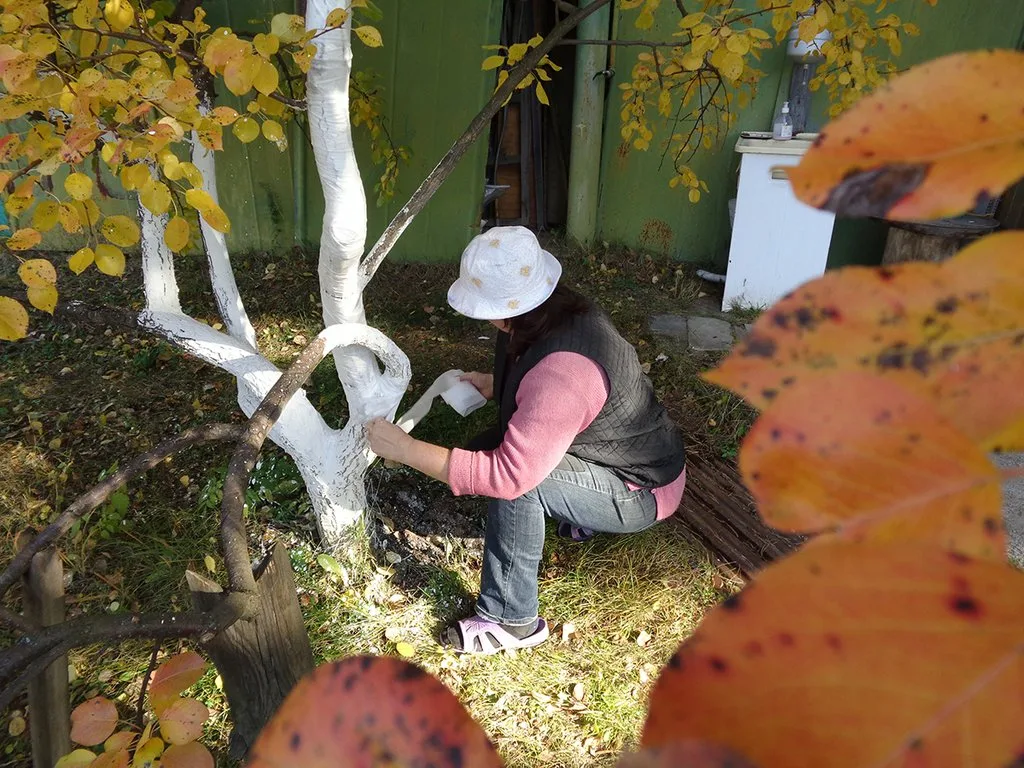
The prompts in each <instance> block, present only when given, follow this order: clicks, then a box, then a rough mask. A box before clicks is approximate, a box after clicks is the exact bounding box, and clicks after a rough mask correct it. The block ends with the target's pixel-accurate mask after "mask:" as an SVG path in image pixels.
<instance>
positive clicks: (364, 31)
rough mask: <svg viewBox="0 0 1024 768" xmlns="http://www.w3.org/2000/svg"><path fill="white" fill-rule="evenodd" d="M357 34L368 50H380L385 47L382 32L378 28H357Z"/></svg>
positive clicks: (365, 26) (364, 26)
mask: <svg viewBox="0 0 1024 768" xmlns="http://www.w3.org/2000/svg"><path fill="white" fill-rule="evenodd" d="M354 31H355V33H356V34H357V35H359V39H360V40H362V41H363V45H365V46H367V47H368V48H380V47H381V46H382V45H384V40H383V39H381V36H380V32H379V31H378V29H377V28H376V27H371V26H367V25H365V24H364V25H363V26H361V27H356V28H355V30H354Z"/></svg>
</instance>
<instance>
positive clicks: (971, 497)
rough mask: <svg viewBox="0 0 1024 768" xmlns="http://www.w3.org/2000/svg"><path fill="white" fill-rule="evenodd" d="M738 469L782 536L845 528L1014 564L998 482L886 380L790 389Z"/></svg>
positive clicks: (986, 464)
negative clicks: (1009, 554)
mask: <svg viewBox="0 0 1024 768" xmlns="http://www.w3.org/2000/svg"><path fill="white" fill-rule="evenodd" d="M740 469H741V471H742V473H743V480H744V482H745V483H746V485H747V487H748V488H749V489H750V492H751V493H752V494H753V496H754V498H755V499H756V500H757V507H758V510H759V511H760V513H761V516H762V517H763V518H764V519H765V521H766V522H767V523H768V524H769V525H771V526H773V527H775V528H778V529H780V530H784V531H792V532H800V533H814V532H821V531H828V530H832V529H834V528H839V529H841V530H842V531H843V533H844V534H845V535H848V536H855V537H867V538H870V539H873V540H878V539H882V540H888V539H910V538H914V539H917V540H918V541H927V542H930V543H932V544H934V545H936V546H938V547H942V548H946V549H950V550H955V551H958V552H962V553H964V554H969V555H972V556H975V557H984V558H989V559H996V560H1002V559H1005V556H1006V542H1005V537H1004V533H1003V524H1002V494H1001V493H1000V482H1001V475H1000V472H999V470H998V469H997V468H996V467H995V466H994V465H993V464H992V462H990V461H989V459H988V456H987V455H986V454H985V453H984V452H983V451H982V450H981V449H980V448H978V447H977V446H976V445H975V444H974V443H973V442H972V441H971V439H970V438H968V437H967V436H966V435H964V434H962V433H961V432H959V431H957V430H956V429H955V428H953V427H952V426H950V425H949V424H948V423H946V421H945V420H944V419H943V418H942V416H941V414H939V413H938V412H937V411H936V408H935V406H934V405H933V404H932V403H931V402H930V401H929V400H926V399H924V398H922V397H920V396H919V395H915V394H914V393H912V392H909V391H907V390H905V389H903V388H902V387H900V386H899V385H898V384H896V383H894V382H892V381H890V380H888V379H884V378H882V377H880V376H876V375H873V374H870V373H862V372H858V371H847V372H842V373H832V374H826V375H822V376H818V377H815V378H813V379H808V380H806V381H805V382H803V383H802V384H801V385H797V386H793V387H789V388H787V389H785V390H784V391H783V392H782V393H781V394H780V395H779V397H778V398H777V399H776V400H775V402H773V403H772V404H771V406H770V407H769V408H768V410H766V411H765V412H764V413H763V414H761V417H760V418H759V419H758V420H757V423H755V424H754V426H753V428H752V429H751V430H750V433H749V434H748V435H747V438H746V440H745V441H744V443H743V450H742V451H741V452H740Z"/></svg>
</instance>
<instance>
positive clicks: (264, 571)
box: [185, 544, 313, 759]
mask: <svg viewBox="0 0 1024 768" xmlns="http://www.w3.org/2000/svg"><path fill="white" fill-rule="evenodd" d="M253 575H254V576H255V577H256V587H257V592H258V599H259V609H258V613H257V615H256V616H255V618H253V619H250V620H245V619H243V620H241V621H238V622H236V623H235V624H233V625H231V626H230V627H228V628H227V629H226V630H224V631H223V632H220V633H219V634H217V635H216V636H215V637H214V638H213V639H212V640H210V641H209V642H207V643H206V644H205V646H204V647H205V650H206V652H207V653H208V654H209V655H210V657H211V659H212V660H213V663H214V666H216V667H217V671H218V672H219V673H220V676H221V680H223V682H224V693H225V694H226V695H227V698H228V704H229V706H230V707H231V718H232V720H233V722H234V726H235V727H234V731H233V732H232V734H231V743H230V747H229V751H230V754H231V757H232V758H235V759H242V758H244V757H245V755H246V754H247V753H248V751H249V749H250V747H252V745H253V742H254V741H255V740H256V737H257V736H258V735H259V732H260V730H261V729H262V728H263V726H264V725H265V724H266V722H267V720H269V719H270V716H271V715H273V714H274V712H275V711H276V710H277V708H278V706H280V704H281V702H282V701H284V698H285V696H287V695H288V693H289V691H291V689H292V688H293V687H294V686H295V684H296V683H297V682H298V681H299V679H300V678H302V677H303V676H304V675H305V674H307V673H308V672H310V671H312V669H313V651H312V649H311V648H310V645H309V636H308V634H307V633H306V627H305V625H304V623H303V621H302V609H301V607H300V606H299V598H298V595H297V594H296V591H295V579H294V577H293V575H292V568H291V562H290V560H289V558H288V551H287V550H286V549H285V548H284V547H283V546H281V545H279V544H275V545H274V547H273V549H272V550H271V552H270V554H269V555H267V557H265V558H264V559H263V561H262V562H261V563H260V564H259V565H258V566H257V567H256V568H254V569H253ZM185 578H186V580H187V581H188V586H189V589H190V590H191V592H192V602H193V605H194V606H195V607H196V609H198V610H201V611H207V610H210V609H211V608H212V607H213V606H214V605H216V603H217V601H218V600H219V599H220V597H219V596H220V594H222V592H223V590H222V589H221V587H220V586H219V585H218V584H216V583H215V582H212V581H210V580H209V579H207V578H206V577H205V576H201V575H199V574H197V573H194V572H193V571H187V572H186V573H185Z"/></svg>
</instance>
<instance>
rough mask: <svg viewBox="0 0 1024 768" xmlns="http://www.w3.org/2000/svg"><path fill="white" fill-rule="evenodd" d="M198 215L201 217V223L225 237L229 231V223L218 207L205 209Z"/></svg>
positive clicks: (226, 216)
mask: <svg viewBox="0 0 1024 768" xmlns="http://www.w3.org/2000/svg"><path fill="white" fill-rule="evenodd" d="M199 213H200V215H201V216H202V217H203V221H205V222H206V223H207V224H209V225H210V226H211V227H213V228H214V229H215V230H217V231H218V232H221V233H222V234H225V235H226V234H227V233H228V232H230V231H231V221H230V220H229V219H228V215H227V214H226V213H224V211H223V210H222V209H221V207H220V206H219V205H216V204H215V205H213V206H212V207H210V208H207V209H206V210H205V211H200V212H199Z"/></svg>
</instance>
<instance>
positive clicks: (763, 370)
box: [705, 231, 1024, 451]
mask: <svg viewBox="0 0 1024 768" xmlns="http://www.w3.org/2000/svg"><path fill="white" fill-rule="evenodd" d="M1021 253H1024V232H1019V231H1015V232H1003V233H1000V234H996V235H992V236H990V237H986V238H983V239H981V240H979V241H978V242H976V243H974V244H972V245H970V246H968V247H967V248H966V249H964V250H963V251H961V252H960V253H959V254H957V255H956V256H955V257H953V258H951V259H949V260H947V261H945V262H942V263H940V264H932V263H923V262H917V263H906V264H901V265H898V266H894V267H890V268H887V269H884V270H879V269H869V268H864V267H851V268H848V269H844V270H838V271H835V272H829V273H826V274H825V275H824V276H822V277H820V278H818V279H816V280H813V281H811V282H809V283H807V284H806V285H804V286H803V287H801V288H799V289H797V290H796V291H794V292H793V294H792V295H791V296H790V297H789V298H787V299H784V300H782V301H780V302H779V303H777V304H776V305H774V306H773V307H771V308H770V309H769V310H767V311H766V312H764V313H763V314H762V315H761V317H759V318H758V320H757V321H756V323H755V325H754V328H753V329H752V330H751V333H750V335H749V336H748V337H747V340H748V341H747V343H751V342H753V343H755V345H756V347H755V348H756V350H758V351H759V352H763V353H764V354H757V353H752V351H751V349H750V348H745V347H744V346H743V345H742V344H740V345H737V347H736V348H735V349H734V350H733V351H732V353H730V355H729V356H728V357H727V358H726V359H725V360H724V361H723V362H722V363H721V365H720V366H719V367H718V368H717V369H715V370H713V371H711V372H710V373H708V374H706V375H705V378H707V379H708V380H709V381H711V382H712V383H714V384H718V385H720V386H723V387H727V388H728V389H731V390H733V391H734V392H736V393H738V394H740V395H742V396H743V397H744V398H745V399H746V400H748V401H749V402H750V404H751V405H753V406H754V407H756V408H760V409H766V408H768V407H770V406H771V405H772V404H773V403H774V402H775V400H777V398H775V399H772V398H770V397H766V396H765V393H767V392H775V391H779V390H782V389H784V387H785V386H786V385H787V384H792V382H793V381H798V380H800V381H804V380H807V379H808V378H810V377H814V376H818V375H821V374H823V373H828V372H831V371H843V370H869V371H874V372H877V373H880V374H882V375H884V376H885V377H887V378H891V379H892V380H894V381H897V382H899V383H900V384H902V385H903V386H906V387H909V388H911V389H913V390H914V391H916V392H918V393H920V394H922V395H925V396H927V397H929V398H930V399H932V400H933V401H934V402H936V403H937V404H938V406H939V408H940V409H941V411H942V413H943V415H944V416H945V417H946V418H947V419H948V420H949V421H950V422H952V423H953V424H954V425H955V426H957V427H958V428H960V429H961V430H962V431H963V432H964V433H965V434H967V435H968V436H970V437H971V438H972V439H973V440H975V441H976V442H978V443H979V444H980V445H981V446H982V447H984V448H986V449H989V450H991V448H992V447H993V446H995V445H1000V446H1001V447H1003V448H1004V449H1006V450H1009V451H1013V450H1024V386H1021V382H1022V381H1024V349H1022V345H1021V344H1019V343H1017V339H1019V338H1020V337H1021V335H1022V334H1021V328H1022V327H1024V259H1022V258H1021ZM831 312H837V313H838V319H835V320H828V319H826V314H827V313H831ZM937 312H938V315H937ZM798 315H801V316H804V317H809V318H812V319H813V321H812V322H810V323H809V324H808V325H807V326H806V327H800V326H799V324H798V323H797V322H796V320H795V318H796V317H797V316H798ZM937 316H938V317H939V318H940V322H936V317H937ZM779 318H785V319H786V320H785V322H779ZM825 399H826V400H827V399H828V398H827V397H826V398H825Z"/></svg>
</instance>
